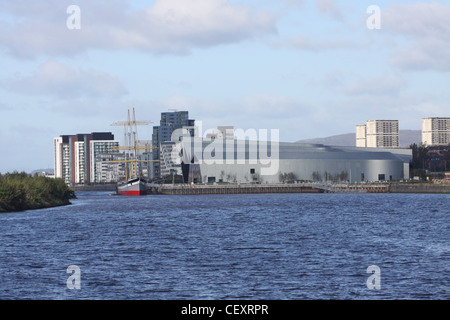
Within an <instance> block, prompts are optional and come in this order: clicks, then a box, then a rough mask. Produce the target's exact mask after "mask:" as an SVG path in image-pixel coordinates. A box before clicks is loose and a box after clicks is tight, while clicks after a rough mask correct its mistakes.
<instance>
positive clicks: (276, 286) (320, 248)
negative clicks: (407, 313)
mask: <svg viewBox="0 0 450 320" xmlns="http://www.w3.org/2000/svg"><path fill="white" fill-rule="evenodd" d="M449 208H450V195H425V194H265V195H215V196H214V195H208V196H144V197H120V196H110V195H109V193H108V192H84V193H81V192H80V193H78V199H76V200H74V201H73V204H72V205H70V206H66V207H59V208H51V209H44V210H37V211H26V212H20V213H7V214H1V215H0V243H1V245H0V261H1V262H0V299H152V300H153V299H276V300H278V299H282V300H286V299H288V300H291V299H292V300H294V299H296V300H297V299H449V298H450V289H449V284H450V272H449V271H450V267H449V264H450V243H449V240H450V230H449V228H450V209H449ZM70 265H76V266H78V267H79V268H80V270H81V276H80V279H81V283H80V284H81V289H79V290H77V289H73V290H70V289H68V287H67V279H68V278H69V276H71V274H69V273H67V272H66V270H67V267H68V266H70ZM371 265H376V266H378V267H379V268H380V270H381V274H380V278H379V280H380V282H379V283H380V284H381V288H380V289H378V290H377V289H374V290H369V289H368V287H367V285H366V281H367V279H368V278H369V277H370V276H371V274H368V273H367V272H366V270H367V268H368V267H369V266H371Z"/></svg>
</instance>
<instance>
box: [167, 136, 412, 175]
mask: <svg viewBox="0 0 450 320" xmlns="http://www.w3.org/2000/svg"><path fill="white" fill-rule="evenodd" d="M174 150H177V151H176V153H175V154H172V156H173V157H178V159H176V160H175V162H176V161H178V162H179V163H180V164H181V167H182V172H183V177H184V180H185V182H194V183H202V182H203V183H204V182H238V183H251V182H253V183H255V182H256V183H279V182H282V181H283V180H284V179H285V178H287V179H291V180H295V181H350V182H361V181H368V182H373V181H388V180H401V179H408V178H409V163H410V161H411V160H412V151H411V150H410V149H392V148H389V149H381V148H360V147H334V146H325V145H321V144H299V143H287V142H270V141H269V142H266V141H249V140H245V141H242V140H231V139H230V140H226V139H214V140H209V139H208V140H207V139H201V138H188V139H183V141H181V142H179V143H178V146H177V148H175V149H174Z"/></svg>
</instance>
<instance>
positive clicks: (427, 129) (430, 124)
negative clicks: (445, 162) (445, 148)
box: [422, 117, 450, 146]
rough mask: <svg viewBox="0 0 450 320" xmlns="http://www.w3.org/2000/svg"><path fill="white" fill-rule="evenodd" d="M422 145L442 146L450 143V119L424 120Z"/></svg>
mask: <svg viewBox="0 0 450 320" xmlns="http://www.w3.org/2000/svg"><path fill="white" fill-rule="evenodd" d="M422 143H423V144H424V145H426V146H442V145H448V144H449V143H450V118H438V117H436V118H423V119H422Z"/></svg>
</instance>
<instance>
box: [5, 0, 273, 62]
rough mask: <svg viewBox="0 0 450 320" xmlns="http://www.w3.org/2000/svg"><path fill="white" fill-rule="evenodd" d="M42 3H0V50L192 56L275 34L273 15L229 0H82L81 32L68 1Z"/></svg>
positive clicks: (28, 55) (18, 53)
mask: <svg viewBox="0 0 450 320" xmlns="http://www.w3.org/2000/svg"><path fill="white" fill-rule="evenodd" d="M16 2H18V3H16ZM27 3H28V2H27ZM40 4H41V3H40V2H39V5H38V4H37V2H32V3H31V4H30V5H29V6H27V5H25V4H24V2H23V1H13V2H10V1H2V2H1V3H0V8H1V9H2V11H3V12H5V14H9V15H10V16H11V17H12V19H8V20H7V19H4V20H3V21H1V19H0V26H1V27H2V30H3V32H2V33H1V34H0V47H1V46H3V47H4V48H5V49H6V50H7V51H8V52H9V53H11V54H13V55H14V56H16V57H21V58H33V57H35V56H38V55H41V54H64V55H74V54H78V53H81V52H84V51H86V50H89V49H92V48H93V49H106V50H110V49H137V50H144V51H146V52H150V53H189V52H190V50H191V49H192V48H195V47H208V46H215V45H220V44H227V43H234V42H238V41H241V40H244V39H250V38H252V37H255V36H259V35H263V34H267V33H273V32H276V29H275V25H274V24H275V19H276V18H275V15H273V14H270V13H268V12H265V11H262V10H257V9H255V8H252V7H250V6H244V5H239V4H234V3H233V4H232V3H230V2H229V1H228V0H208V1H204V0H190V1H185V0H156V1H155V3H154V4H153V5H152V6H150V7H146V8H143V9H135V10H131V9H130V8H129V7H128V6H127V3H126V2H125V1H121V0H115V1H112V2H111V1H95V2H93V1H87V0H80V1H78V3H77V5H78V6H79V7H80V9H81V29H80V30H68V29H67V27H66V23H65V22H66V19H67V18H68V15H67V13H66V8H67V6H68V5H69V4H71V3H70V2H68V1H57V0H53V1H46V3H45V4H43V5H42V7H41V6H40Z"/></svg>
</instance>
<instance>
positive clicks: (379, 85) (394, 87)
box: [343, 74, 406, 96]
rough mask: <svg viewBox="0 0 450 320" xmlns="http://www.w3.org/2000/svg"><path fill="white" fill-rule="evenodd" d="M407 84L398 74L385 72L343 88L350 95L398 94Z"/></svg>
mask: <svg viewBox="0 0 450 320" xmlns="http://www.w3.org/2000/svg"><path fill="white" fill-rule="evenodd" d="M405 84H406V83H405V81H404V80H403V79H401V78H400V77H398V76H392V75H387V74H383V75H379V76H375V77H372V78H366V79H359V80H357V81H355V82H353V83H351V84H347V85H344V86H343V90H344V92H345V93H346V94H349V95H361V94H367V95H374V96H384V95H387V96H398V94H399V92H400V90H401V89H402V88H403V87H404V86H405Z"/></svg>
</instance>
